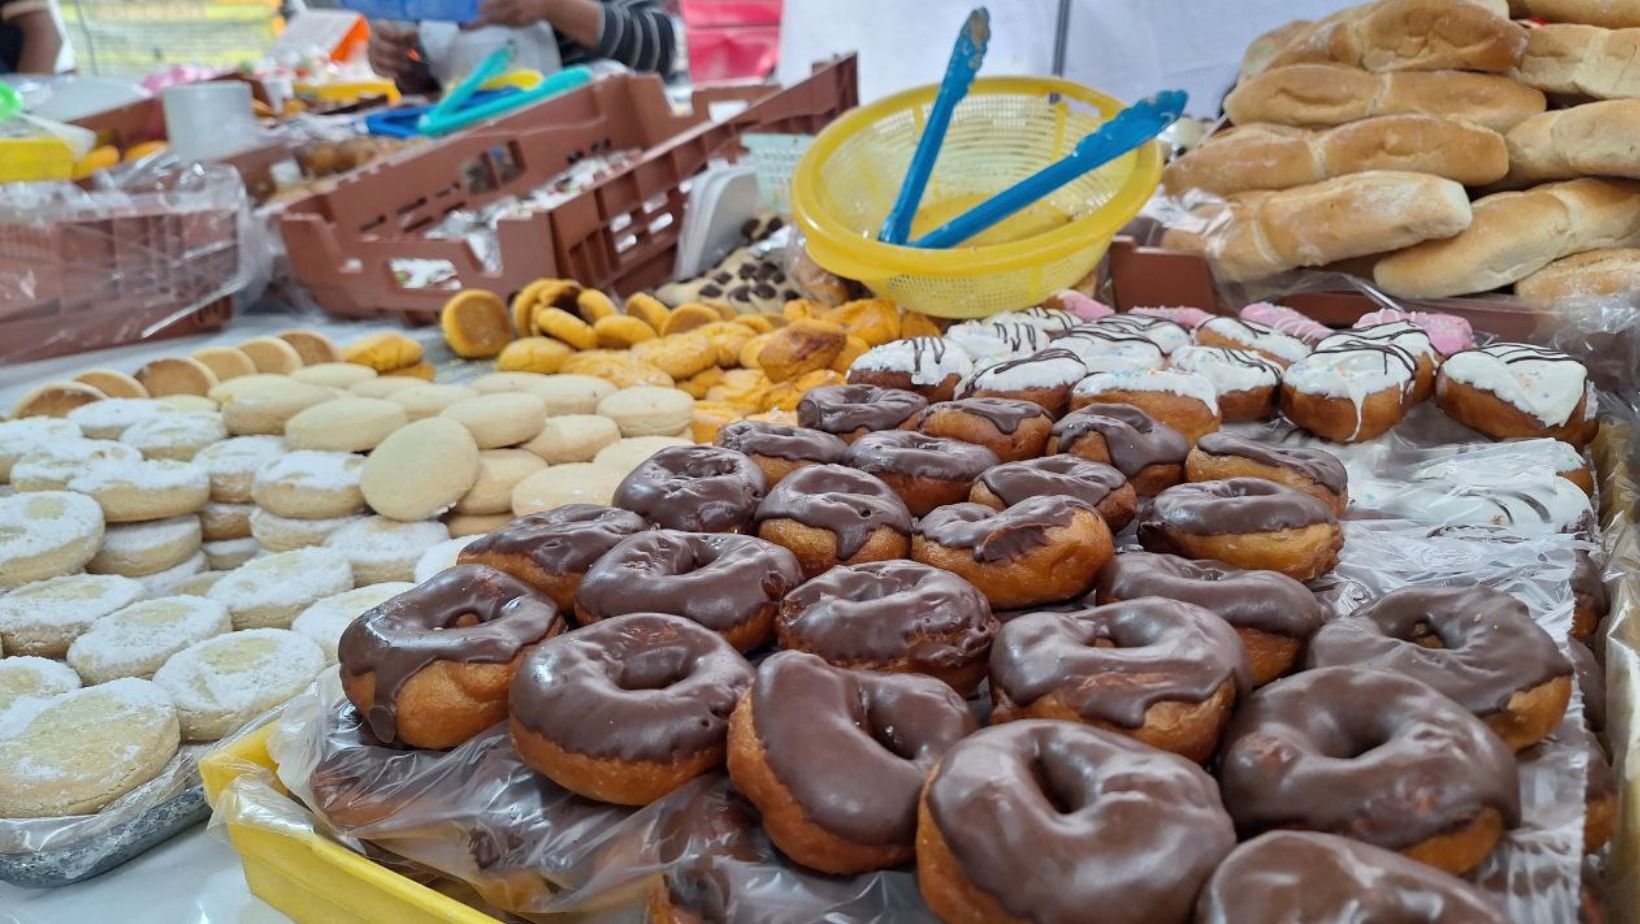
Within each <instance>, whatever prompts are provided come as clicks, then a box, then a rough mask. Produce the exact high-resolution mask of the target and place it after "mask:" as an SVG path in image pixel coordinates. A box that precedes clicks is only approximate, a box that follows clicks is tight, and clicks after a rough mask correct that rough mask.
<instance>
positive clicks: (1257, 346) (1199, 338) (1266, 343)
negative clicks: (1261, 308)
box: [1196, 315, 1310, 366]
mask: <svg viewBox="0 0 1640 924" xmlns="http://www.w3.org/2000/svg"><path fill="white" fill-rule="evenodd" d="M1196 342H1197V343H1199V344H1201V345H1202V346H1216V347H1227V348H1229V349H1232V350H1246V351H1247V352H1249V353H1257V354H1258V355H1260V356H1263V357H1264V358H1265V359H1268V360H1270V361H1272V362H1276V363H1280V364H1281V365H1283V366H1290V365H1292V364H1293V363H1296V362H1298V361H1299V360H1301V359H1303V358H1304V357H1306V356H1308V355H1310V345H1309V344H1307V343H1305V342H1304V341H1302V340H1300V339H1298V338H1297V337H1294V336H1292V335H1291V334H1284V333H1282V332H1281V331H1279V330H1276V329H1275V328H1273V327H1266V326H1265V325H1263V324H1260V323H1258V322H1256V321H1243V320H1242V319H1240V318H1232V317H1229V316H1226V315H1220V316H1218V317H1216V318H1210V319H1208V320H1207V321H1204V322H1202V325H1201V326H1200V327H1198V328H1196Z"/></svg>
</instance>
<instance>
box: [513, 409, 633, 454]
mask: <svg viewBox="0 0 1640 924" xmlns="http://www.w3.org/2000/svg"><path fill="white" fill-rule="evenodd" d="M620 441H621V428H620V427H619V426H617V425H616V423H615V421H613V420H610V419H609V418H608V417H601V416H599V415H597V414H564V415H561V416H559V417H549V418H547V422H546V425H545V426H543V427H542V428H541V432H540V433H538V434H536V436H535V439H532V440H530V441H529V442H527V443H525V444H524V445H523V446H522V447H521V448H523V449H527V450H529V451H530V452H533V453H535V454H536V455H538V456H540V457H541V459H542V461H544V462H546V463H547V464H549V465H560V464H563V463H565V462H591V461H592V460H593V459H594V458H595V457H596V456H597V455H598V453H599V452H600V451H602V450H603V449H604V447H606V446H613V445H615V444H616V443H618V442H620Z"/></svg>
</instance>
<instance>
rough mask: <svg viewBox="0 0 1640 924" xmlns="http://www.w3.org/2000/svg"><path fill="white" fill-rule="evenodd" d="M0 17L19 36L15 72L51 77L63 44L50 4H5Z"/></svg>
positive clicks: (27, 0) (24, 1) (25, 0)
mask: <svg viewBox="0 0 1640 924" xmlns="http://www.w3.org/2000/svg"><path fill="white" fill-rule="evenodd" d="M0 16H4V18H5V21H6V22H7V23H8V24H9V25H11V26H13V27H15V28H16V29H17V31H19V32H21V33H22V34H23V51H22V55H21V56H20V57H19V58H18V60H17V70H18V72H19V73H23V74H55V73H56V72H57V58H58V56H59V55H60V54H62V51H63V44H64V42H65V41H66V40H65V39H64V37H63V31H62V29H61V28H60V27H59V26H58V24H57V17H56V16H53V15H52V12H51V4H50V3H48V2H45V0H39V2H34V0H22V2H13V3H7V4H5V5H4V7H3V8H0Z"/></svg>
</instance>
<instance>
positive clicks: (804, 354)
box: [756, 318, 848, 382]
mask: <svg viewBox="0 0 1640 924" xmlns="http://www.w3.org/2000/svg"><path fill="white" fill-rule="evenodd" d="M847 342H848V334H846V333H845V332H844V331H843V327H842V325H840V324H836V323H834V322H831V321H822V320H819V319H815V318H806V319H803V320H799V321H793V322H792V323H790V324H788V325H786V326H785V327H783V328H781V329H780V330H778V331H776V332H775V333H774V334H773V335H771V337H770V339H769V342H768V344H767V345H765V346H764V347H763V349H761V350H759V351H757V354H756V359H757V364H758V366H759V368H761V369H762V370H763V372H764V373H765V374H766V375H768V377H769V378H770V379H772V380H774V381H776V382H784V381H786V380H787V379H795V378H797V377H798V376H800V375H802V374H803V373H805V372H814V371H815V370H817V369H829V368H831V364H832V361H833V360H835V359H836V358H837V354H839V353H841V352H842V351H843V346H844V345H845V344H846V343H847Z"/></svg>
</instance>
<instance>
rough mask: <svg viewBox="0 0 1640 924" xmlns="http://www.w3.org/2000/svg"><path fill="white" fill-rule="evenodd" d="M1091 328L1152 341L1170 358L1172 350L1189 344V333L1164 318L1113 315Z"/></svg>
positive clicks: (1101, 319) (1094, 323)
mask: <svg viewBox="0 0 1640 924" xmlns="http://www.w3.org/2000/svg"><path fill="white" fill-rule="evenodd" d="M1091 326H1093V327H1100V328H1103V329H1105V330H1117V331H1122V332H1124V333H1129V334H1138V335H1139V336H1141V337H1144V338H1146V339H1148V340H1151V341H1154V342H1155V344H1156V345H1157V346H1159V347H1161V348H1162V352H1163V353H1167V354H1168V355H1170V356H1171V355H1172V354H1173V351H1174V350H1177V349H1178V348H1179V347H1182V346H1184V345H1185V344H1187V343H1189V342H1190V331H1188V330H1186V329H1185V328H1184V327H1183V326H1182V325H1179V324H1175V323H1173V322H1172V321H1169V320H1166V319H1165V318H1153V317H1150V316H1148V315H1142V314H1113V315H1109V316H1107V317H1103V318H1100V319H1099V320H1097V321H1094V322H1093V324H1092V325H1091Z"/></svg>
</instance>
